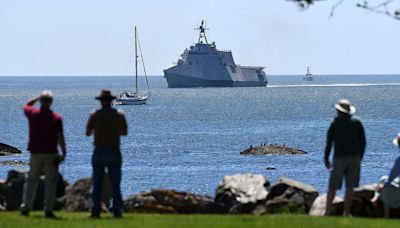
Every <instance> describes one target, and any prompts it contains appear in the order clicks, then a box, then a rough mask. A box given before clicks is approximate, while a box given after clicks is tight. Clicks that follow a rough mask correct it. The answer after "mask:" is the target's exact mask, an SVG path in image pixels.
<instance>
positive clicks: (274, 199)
mask: <svg viewBox="0 0 400 228" xmlns="http://www.w3.org/2000/svg"><path fill="white" fill-rule="evenodd" d="M317 197H318V192H317V190H316V189H315V188H313V187H312V186H310V185H307V184H304V183H301V182H298V181H296V180H293V179H289V178H280V179H279V180H278V182H277V183H276V184H274V185H273V186H272V187H271V188H270V191H269V193H268V196H267V199H266V201H265V203H264V204H262V205H260V206H258V207H257V208H255V210H254V211H253V213H254V214H266V213H280V212H289V213H308V211H309V210H310V208H311V206H312V204H313V202H314V200H315V199H316V198H317Z"/></svg>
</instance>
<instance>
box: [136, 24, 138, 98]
mask: <svg viewBox="0 0 400 228" xmlns="http://www.w3.org/2000/svg"><path fill="white" fill-rule="evenodd" d="M137 60H138V54H137V32H136V26H135V80H136V84H135V85H136V93H138V65H137V64H138V63H137V62H138V61H137Z"/></svg>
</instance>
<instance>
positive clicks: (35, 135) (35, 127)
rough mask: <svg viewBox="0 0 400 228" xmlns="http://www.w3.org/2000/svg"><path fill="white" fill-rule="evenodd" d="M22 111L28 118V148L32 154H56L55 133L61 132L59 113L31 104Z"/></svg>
mask: <svg viewBox="0 0 400 228" xmlns="http://www.w3.org/2000/svg"><path fill="white" fill-rule="evenodd" d="M24 112H25V115H26V117H27V118H28V120H29V146H28V150H29V151H30V152H31V153H32V154H34V153H46V154H52V153H54V154H57V152H58V151H57V133H62V132H63V127H62V120H61V116H60V114H58V113H56V112H53V111H52V110H48V109H38V108H35V107H33V106H25V107H24Z"/></svg>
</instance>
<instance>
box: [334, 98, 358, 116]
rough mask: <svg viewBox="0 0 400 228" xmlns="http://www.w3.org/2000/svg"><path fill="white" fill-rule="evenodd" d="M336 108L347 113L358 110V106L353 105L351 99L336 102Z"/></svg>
mask: <svg viewBox="0 0 400 228" xmlns="http://www.w3.org/2000/svg"><path fill="white" fill-rule="evenodd" d="M335 108H336V110H338V111H340V112H343V113H346V114H354V113H355V112H356V108H355V107H354V106H353V105H351V103H350V101H349V100H347V99H341V100H339V101H338V102H337V103H336V104H335Z"/></svg>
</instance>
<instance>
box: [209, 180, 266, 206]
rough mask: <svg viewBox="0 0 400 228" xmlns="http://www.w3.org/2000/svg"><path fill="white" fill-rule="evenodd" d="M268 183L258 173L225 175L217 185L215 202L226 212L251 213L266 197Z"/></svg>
mask: <svg viewBox="0 0 400 228" xmlns="http://www.w3.org/2000/svg"><path fill="white" fill-rule="evenodd" d="M269 185H270V184H269V181H268V180H267V178H265V177H264V176H263V175H260V174H236V175H232V176H225V177H224V179H223V180H222V181H221V182H220V183H219V185H218V187H217V190H216V196H215V202H216V203H217V204H220V205H222V206H223V208H224V211H225V212H228V213H251V212H252V211H253V209H254V208H255V207H256V206H257V205H258V204H260V203H262V202H263V201H264V200H265V199H266V198H267V195H268V187H269Z"/></svg>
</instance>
